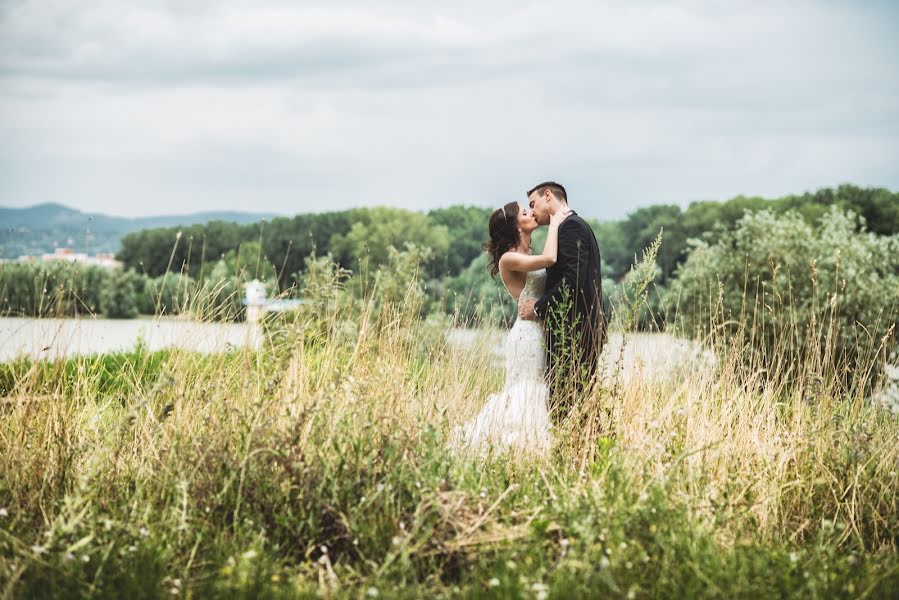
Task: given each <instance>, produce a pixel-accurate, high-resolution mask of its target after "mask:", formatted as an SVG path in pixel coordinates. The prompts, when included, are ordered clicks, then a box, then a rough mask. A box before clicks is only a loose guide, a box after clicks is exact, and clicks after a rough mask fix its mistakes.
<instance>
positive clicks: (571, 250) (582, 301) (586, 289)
mask: <svg viewBox="0 0 899 600" xmlns="http://www.w3.org/2000/svg"><path fill="white" fill-rule="evenodd" d="M599 261H600V258H599V244H597V243H596V236H595V235H594V234H593V230H592V229H590V226H589V225H587V223H586V221H584V220H583V219H582V218H581V217H579V216H577V214H572V215H571V216H570V217H568V218H567V219H565V221H564V222H563V223H562V225H561V226H560V227H559V252H558V258H557V259H556V264H555V265H553V266H552V267H550V268H549V269H547V279H546V293H545V294H544V295H543V297H542V298H540V299H539V300H538V301H537V303H536V305H535V306H534V308H535V310H536V311H537V315H538V316H539V317H540V318H542V319H544V320H545V319H546V317H547V315H548V314H549V311H553V310H559V309H558V308H557V307H558V306H559V304H560V303H561V302H562V301H563V298H564V292H563V288H565V287H566V286H567V287H568V289H569V290H570V292H569V296H568V297H569V298H571V300H572V301H573V306H572V307H571V308H572V310H570V311H569V312H568V313H567V314H566V315H564V316H562V318H563V319H564V320H567V321H568V322H569V323H573V322H574V321H575V320H576V318H577V316H578V315H580V316H581V317H582V319H581V322H580V325H578V329H579V330H580V331H579V333H580V334H581V335H582V339H581V345H583V346H584V347H583V352H585V353H586V355H585V356H583V359H584V360H591V361H593V362H595V361H596V359H597V357H598V355H599V352H600V351H601V350H602V346H603V343H604V341H605V338H606V331H605V330H606V327H605V325H606V323H605V314H604V312H603V303H602V276H601V274H600V266H599ZM551 329H552V328H551V327H548V328H547V336H548V338H547V341H548V348H547V350H548V352H549V354H550V356H549V359H550V364H552V358H553V351H554V350H553V346H554V342H555V340H554V339H553V334H554V332H553V331H551ZM590 369H591V371H592V370H595V364H594V365H590Z"/></svg>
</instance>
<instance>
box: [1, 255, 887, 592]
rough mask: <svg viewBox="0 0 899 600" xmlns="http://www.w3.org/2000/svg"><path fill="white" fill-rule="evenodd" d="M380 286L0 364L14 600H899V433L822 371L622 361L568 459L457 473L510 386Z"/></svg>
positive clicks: (4, 538)
mask: <svg viewBox="0 0 899 600" xmlns="http://www.w3.org/2000/svg"><path fill="white" fill-rule="evenodd" d="M381 281H386V279H385V280H376V281H375V283H374V284H373V285H371V286H369V288H370V292H369V293H368V294H367V295H366V296H365V297H363V298H361V299H358V298H357V299H351V298H349V297H348V296H347V295H346V294H345V291H344V290H343V289H342V288H343V286H344V285H345V277H344V275H343V274H342V273H341V272H340V271H339V270H337V269H333V268H321V269H319V270H317V271H316V272H315V273H310V279H309V281H307V283H306V292H307V293H306V297H307V299H308V300H309V302H308V303H307V304H306V305H304V306H303V307H302V308H301V310H300V311H298V312H296V313H292V314H290V315H282V316H280V317H277V318H273V319H271V320H270V321H268V322H267V323H266V324H265V330H266V336H265V338H264V342H263V344H262V345H261V347H259V348H238V349H234V350H232V351H230V352H227V353H221V354H213V355H199V354H195V353H190V352H184V351H177V350H170V351H164V352H160V353H148V352H146V351H145V350H142V349H140V348H138V349H136V350H135V351H134V352H131V353H125V354H121V355H114V356H106V357H77V358H71V359H68V360H65V361H59V362H56V363H47V362H42V361H38V362H33V361H25V360H23V361H18V362H16V363H12V364H8V365H5V366H4V367H3V373H2V381H3V382H5V383H4V384H3V392H4V397H3V398H2V400H0V508H2V512H0V596H3V597H60V598H71V597H87V596H91V597H161V596H167V597H179V596H191V597H207V596H210V595H215V596H222V597H297V596H303V595H309V596H313V595H326V596H327V595H333V596H336V597H364V596H367V597H421V596H424V595H429V596H434V597H454V596H462V597H483V596H497V597H537V598H547V597H557V598H572V597H597V596H613V597H658V596H662V597H672V596H684V597H693V596H710V597H715V596H728V597H729V596H744V597H745V596H751V597H782V596H794V595H795V596H808V597H831V596H867V597H889V596H891V595H892V594H894V593H895V590H896V589H899V556H897V543H899V478H897V471H899V450H897V448H899V445H897V444H896V439H897V434H899V422H897V418H896V416H893V415H891V414H890V413H888V412H886V411H883V410H881V409H879V408H878V407H877V406H875V405H873V404H871V403H868V402H866V401H865V400H864V398H863V397H862V396H861V395H859V394H853V393H846V390H845V389H843V388H841V387H840V386H838V385H831V382H832V381H835V380H836V378H835V377H831V375H832V373H830V372H829V371H827V364H826V362H823V363H821V364H820V365H819V366H818V368H817V370H816V371H815V373H817V374H818V375H819V376H820V378H821V380H820V381H818V380H808V379H804V378H802V377H793V376H791V377H776V376H772V374H771V373H770V372H769V371H764V372H762V371H761V370H759V369H760V367H759V368H754V367H753V364H752V363H751V362H750V363H747V361H746V360H745V350H746V348H745V346H744V345H742V344H735V343H730V340H731V339H732V338H726V339H725V338H722V339H718V338H714V337H713V338H710V339H709V340H707V344H708V346H709V347H712V348H715V349H717V358H716V360H714V361H711V362H710V361H695V362H692V363H684V364H683V365H681V367H680V368H679V369H677V370H675V371H672V372H670V373H669V374H668V376H666V377H640V376H639V374H640V371H639V366H638V367H636V369H637V370H636V372H635V373H632V375H631V376H630V377H627V378H624V377H623V376H622V371H621V370H620V369H617V368H616V364H615V363H616V361H617V360H621V359H622V358H621V357H608V363H607V365H606V367H605V369H604V371H603V373H604V376H603V379H602V381H601V382H600V385H598V386H597V387H596V388H595V389H594V390H593V391H592V392H591V393H590V394H589V395H588V396H585V397H583V398H582V399H581V403H580V405H579V407H578V409H577V410H576V411H575V412H574V413H573V414H572V416H571V418H570V419H569V420H568V421H567V422H566V423H564V424H563V425H561V426H560V427H558V428H556V430H555V432H554V435H555V438H556V440H557V444H556V447H555V449H554V450H553V452H552V454H551V455H550V456H546V457H544V458H541V459H522V458H519V457H516V456H507V455H502V454H497V455H492V456H488V457H487V458H483V459H482V458H479V457H469V456H465V455H456V454H454V453H453V452H452V451H451V450H450V449H449V447H448V435H449V432H450V431H451V429H452V427H453V426H454V425H457V424H458V423H460V422H462V421H463V420H465V419H467V418H469V417H471V416H472V415H474V414H476V413H477V411H478V410H479V409H480V406H481V405H482V403H483V401H484V399H485V398H486V397H487V395H488V394H489V393H491V392H495V391H496V390H497V389H498V388H499V387H500V386H501V385H502V378H503V373H502V368H501V366H500V365H498V364H496V360H495V358H494V357H493V355H492V354H491V351H490V348H489V346H488V345H486V344H484V345H476V346H474V347H471V348H460V347H455V346H450V345H448V344H447V343H446V342H445V341H444V339H445V338H444V333H445V331H446V329H447V328H448V327H451V326H452V323H451V322H448V321H446V320H433V319H427V318H422V317H421V311H420V310H419V308H420V307H419V306H418V303H419V302H420V301H421V295H420V293H419V290H418V288H416V287H415V285H414V284H413V285H410V286H409V291H408V293H406V294H405V295H402V294H401V295H399V296H396V295H395V290H392V291H391V298H390V299H388V300H385V299H384V298H382V297H380V296H379V295H378V288H379V286H380V285H382V283H380V282H381ZM192 301H193V302H196V303H197V309H196V310H198V311H201V310H202V309H201V308H200V307H201V306H202V305H203V300H202V299H194V300H192ZM207 306H211V304H207ZM745 323H747V324H751V323H752V315H751V314H750V313H747V315H746V317H745ZM747 326H750V325H747ZM740 339H743V338H742V337H741V338H740ZM622 356H623V355H622Z"/></svg>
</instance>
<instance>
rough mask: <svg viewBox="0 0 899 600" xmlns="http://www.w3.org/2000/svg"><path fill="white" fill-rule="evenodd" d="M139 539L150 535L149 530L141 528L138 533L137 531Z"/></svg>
mask: <svg viewBox="0 0 899 600" xmlns="http://www.w3.org/2000/svg"><path fill="white" fill-rule="evenodd" d="M138 533H139V534H140V536H141V537H148V536H149V535H150V530H149V529H147V528H146V527H141V528H140V531H138Z"/></svg>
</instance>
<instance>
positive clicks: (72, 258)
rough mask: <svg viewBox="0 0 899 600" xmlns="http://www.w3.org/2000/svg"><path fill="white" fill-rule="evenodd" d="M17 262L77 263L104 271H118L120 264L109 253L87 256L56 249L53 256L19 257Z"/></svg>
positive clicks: (81, 253)
mask: <svg viewBox="0 0 899 600" xmlns="http://www.w3.org/2000/svg"><path fill="white" fill-rule="evenodd" d="M17 262H42V263H50V262H67V263H78V264H79V265H84V266H87V267H104V268H106V269H118V268H119V267H121V266H122V263H121V262H119V261H117V260H116V259H115V255H114V254H112V253H110V252H100V253H98V254H95V255H93V256H89V255H88V254H85V253H84V252H75V251H74V250H72V249H71V248H57V249H56V251H55V252H54V253H53V254H42V255H41V256H40V257H35V256H20V257H19V259H18V261H17Z"/></svg>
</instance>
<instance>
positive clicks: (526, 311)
mask: <svg viewBox="0 0 899 600" xmlns="http://www.w3.org/2000/svg"><path fill="white" fill-rule="evenodd" d="M535 304H537V301H536V300H525V301H524V302H522V303H521V306H519V307H518V316H519V318H521V319H524V320H525V321H536V320H537V313H536V312H534V305H535Z"/></svg>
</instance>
